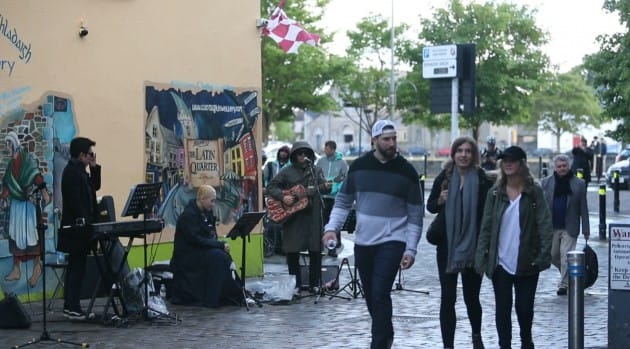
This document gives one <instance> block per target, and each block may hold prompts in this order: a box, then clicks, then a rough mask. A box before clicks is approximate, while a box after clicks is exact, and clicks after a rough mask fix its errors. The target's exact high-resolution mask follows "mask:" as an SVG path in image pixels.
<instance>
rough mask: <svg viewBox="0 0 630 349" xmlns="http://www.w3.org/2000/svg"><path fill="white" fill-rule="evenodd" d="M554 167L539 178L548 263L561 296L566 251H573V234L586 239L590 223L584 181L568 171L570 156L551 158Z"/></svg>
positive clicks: (566, 281)
mask: <svg viewBox="0 0 630 349" xmlns="http://www.w3.org/2000/svg"><path fill="white" fill-rule="evenodd" d="M553 165H554V167H555V169H554V172H553V174H552V175H551V176H549V177H545V178H544V179H543V180H542V183H541V185H542V188H543V190H544V192H545V199H546V200H547V204H548V206H549V208H550V209H551V221H552V224H553V240H552V242H551V263H553V265H555V266H556V267H557V268H558V270H559V271H560V276H561V278H560V282H559V283H558V291H557V292H556V293H557V294H558V296H565V295H566V294H567V288H568V286H569V277H568V273H567V252H569V251H572V250H575V245H576V242H577V237H578V235H579V234H580V223H581V226H582V234H584V238H585V239H587V240H588V238H589V236H590V224H589V219H588V206H587V202H586V187H585V186H584V182H583V181H581V180H580V179H578V178H577V177H575V176H574V175H573V173H572V172H571V171H570V170H569V168H570V159H569V157H568V156H566V155H564V154H560V155H557V156H556V157H554V158H553Z"/></svg>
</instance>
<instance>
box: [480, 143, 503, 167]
mask: <svg viewBox="0 0 630 349" xmlns="http://www.w3.org/2000/svg"><path fill="white" fill-rule="evenodd" d="M500 154H501V150H500V149H499V148H497V139H496V137H494V136H493V135H490V136H488V137H487V138H486V149H484V150H483V152H482V153H481V167H482V168H483V169H484V170H486V171H494V170H496V169H497V160H498V157H499V155H500Z"/></svg>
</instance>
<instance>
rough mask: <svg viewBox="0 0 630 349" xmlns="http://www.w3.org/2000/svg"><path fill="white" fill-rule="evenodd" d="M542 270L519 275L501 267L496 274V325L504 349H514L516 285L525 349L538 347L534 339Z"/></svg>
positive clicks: (517, 308)
mask: <svg viewBox="0 0 630 349" xmlns="http://www.w3.org/2000/svg"><path fill="white" fill-rule="evenodd" d="M538 275H539V274H538V273H536V274H534V275H526V276H516V275H511V274H509V273H508V272H506V271H505V269H503V268H502V267H501V266H498V267H497V269H496V270H495V271H494V274H493V276H492V286H493V287H494V298H495V303H496V310H495V312H496V315H495V320H496V325H497V334H498V335H499V346H500V347H501V349H506V348H507V349H509V348H512V288H514V299H515V302H514V306H515V308H516V317H517V319H518V325H519V327H520V335H521V343H522V347H521V348H534V344H533V341H532V321H533V320H534V298H535V296H536V287H537V286H538Z"/></svg>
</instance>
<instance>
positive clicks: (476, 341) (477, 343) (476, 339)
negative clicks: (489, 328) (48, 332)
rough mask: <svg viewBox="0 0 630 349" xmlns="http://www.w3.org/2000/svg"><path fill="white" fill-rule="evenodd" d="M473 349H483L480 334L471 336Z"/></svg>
mask: <svg viewBox="0 0 630 349" xmlns="http://www.w3.org/2000/svg"><path fill="white" fill-rule="evenodd" d="M472 343H473V349H485V347H484V346H483V341H482V340H481V334H479V333H473V335H472Z"/></svg>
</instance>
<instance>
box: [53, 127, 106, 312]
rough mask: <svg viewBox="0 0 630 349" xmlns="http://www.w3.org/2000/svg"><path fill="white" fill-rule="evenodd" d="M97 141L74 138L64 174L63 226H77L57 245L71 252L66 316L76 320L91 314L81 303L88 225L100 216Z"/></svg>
mask: <svg viewBox="0 0 630 349" xmlns="http://www.w3.org/2000/svg"><path fill="white" fill-rule="evenodd" d="M95 145H96V143H95V142H94V141H92V140H91V139H89V138H84V137H77V138H74V139H73V140H72V141H71V142H70V157H71V159H70V161H68V165H66V167H65V168H64V170H63V174H62V177H61V195H62V202H63V208H62V209H63V211H62V215H61V226H64V227H65V226H71V227H73V231H74V233H72V234H70V233H71V231H70V230H60V231H59V242H58V246H57V249H58V250H59V251H63V252H68V269H67V270H66V282H65V284H64V285H65V288H64V305H63V316H65V317H66V318H68V319H72V320H84V319H85V318H86V316H87V315H86V314H85V312H83V310H81V304H80V302H81V284H82V283H83V278H84V277H85V265H86V262H87V255H88V252H89V251H90V248H91V246H92V243H93V242H92V239H91V234H90V232H89V230H88V228H87V226H88V225H89V224H91V223H94V222H96V220H97V217H98V210H97V203H96V191H97V190H99V189H100V188H101V166H100V165H98V164H97V163H96V153H94V146H95ZM90 315H92V314H90Z"/></svg>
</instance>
